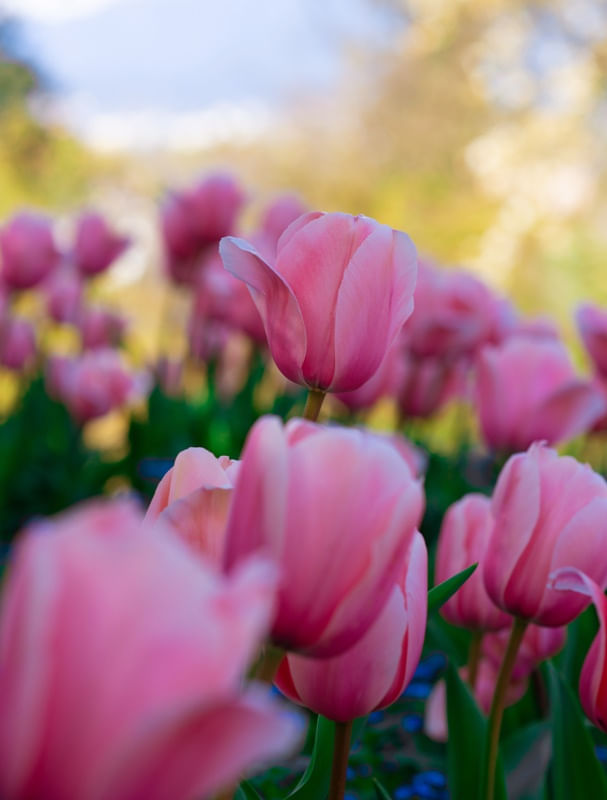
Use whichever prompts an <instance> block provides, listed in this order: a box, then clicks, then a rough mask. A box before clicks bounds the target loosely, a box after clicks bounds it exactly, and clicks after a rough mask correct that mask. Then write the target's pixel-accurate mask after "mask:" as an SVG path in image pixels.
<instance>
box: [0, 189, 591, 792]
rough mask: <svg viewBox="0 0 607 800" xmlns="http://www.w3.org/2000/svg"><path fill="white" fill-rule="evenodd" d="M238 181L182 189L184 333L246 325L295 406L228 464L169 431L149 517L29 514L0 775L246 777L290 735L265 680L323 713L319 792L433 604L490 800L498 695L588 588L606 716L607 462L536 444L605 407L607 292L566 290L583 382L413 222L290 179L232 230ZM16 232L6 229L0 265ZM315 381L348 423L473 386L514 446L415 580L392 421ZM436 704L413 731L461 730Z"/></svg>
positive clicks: (14, 595) (142, 782)
mask: <svg viewBox="0 0 607 800" xmlns="http://www.w3.org/2000/svg"><path fill="white" fill-rule="evenodd" d="M243 202H244V195H243V193H242V191H241V190H239V187H238V186H237V184H236V183H235V182H234V181H233V180H232V179H230V178H229V177H227V176H224V175H216V176H212V177H211V178H209V179H207V180H206V181H204V182H203V183H201V184H199V185H198V186H196V187H195V188H194V189H192V190H188V191H184V192H181V193H175V194H174V195H172V196H171V197H170V198H169V200H168V201H167V203H166V205H165V207H164V209H163V212H162V223H163V224H162V228H163V235H164V239H165V244H166V253H167V265H168V269H169V272H170V275H171V276H172V278H173V280H174V281H175V282H177V283H178V284H180V285H187V287H188V290H191V291H192V292H193V295H194V297H195V302H194V304H193V306H194V316H193V318H192V319H193V321H194V322H195V323H196V325H198V326H199V330H198V331H197V333H196V337H197V341H198V344H199V348H200V349H199V352H200V353H204V354H205V355H206V356H208V348H209V346H210V342H215V343H217V342H221V341H222V340H223V339H224V338H225V336H226V335H227V332H229V331H231V330H234V329H236V330H239V331H241V332H246V333H247V334H248V335H249V336H250V337H252V338H253V339H254V340H255V341H256V342H257V343H258V344H259V345H262V344H263V345H264V346H267V348H268V350H269V353H270V354H271V357H272V359H273V362H274V363H275V365H276V366H277V368H278V370H280V372H281V373H282V375H283V376H284V378H285V379H287V380H288V381H289V382H291V383H293V384H299V385H300V386H304V387H306V389H307V391H308V394H307V401H306V405H305V409H304V411H303V419H300V418H292V419H290V420H289V421H288V422H287V423H283V422H282V421H281V420H280V419H279V418H278V417H276V416H271V415H267V416H262V417H261V418H260V419H259V420H258V421H257V422H256V423H255V424H254V425H253V426H252V428H251V430H250V431H249V434H248V437H247V440H246V443H245V446H244V449H243V451H242V454H241V458H240V459H239V460H234V459H232V458H230V457H228V456H225V455H222V456H218V455H217V454H213V453H211V452H209V450H207V449H205V448H203V447H191V448H188V449H186V450H184V451H182V452H181V453H180V454H179V455H178V456H177V458H176V459H175V462H174V465H173V466H172V468H171V469H170V470H169V471H168V472H167V473H166V474H165V475H164V477H162V479H161V480H160V483H159V484H158V486H157V488H156V491H155V494H154V496H153V498H152V500H151V503H150V504H149V506H148V508H147V510H145V511H144V510H141V509H140V508H139V506H138V505H137V503H136V502H134V501H133V500H129V499H124V498H118V499H110V500H105V501H102V500H98V501H94V502H91V503H89V504H85V505H83V506H81V507H78V508H76V509H72V510H70V511H68V512H66V513H65V514H63V515H61V516H57V517H55V518H53V519H51V520H48V521H36V522H34V523H32V524H31V525H30V526H29V527H28V528H27V529H26V530H25V531H24V532H23V533H22V534H21V536H20V537H19V539H18V541H17V543H16V545H15V547H14V552H13V554H12V557H11V563H10V565H9V567H8V574H7V576H6V578H5V586H4V591H3V600H2V610H1V617H0V708H1V709H2V714H1V715H0V765H1V769H0V796H2V797H3V798H6V800H26V799H27V800H31V799H32V798H41V799H42V798H44V800H53V799H54V798H56V799H57V800H59V799H61V800H140V799H141V800H143V798H146V800H165V799H166V800H180V799H182V800H196V799H197V798H206V797H209V798H211V797H214V796H219V795H218V793H221V795H220V796H221V797H232V796H234V795H236V794H238V795H239V796H242V797H245V798H249V797H255V796H256V795H255V789H254V788H253V787H251V786H250V785H249V784H247V783H246V782H245V783H243V784H242V785H241V787H240V788H238V783H239V781H240V779H241V777H242V776H243V774H246V773H249V772H251V771H252V770H254V769H256V768H259V767H260V765H263V764H268V763H272V762H275V761H279V760H281V759H285V758H287V757H288V756H289V755H291V754H293V753H294V752H295V751H296V750H297V748H298V747H300V746H301V745H302V742H303V736H304V732H305V731H304V724H303V716H302V713H301V712H299V711H296V710H295V709H294V706H293V705H288V704H287V702H286V700H284V699H283V700H279V699H278V698H276V697H275V696H274V694H273V693H271V692H270V691H269V690H268V687H267V684H268V683H274V684H275V686H276V687H278V689H279V690H280V692H281V693H282V694H283V695H284V696H285V697H286V698H288V699H289V700H290V701H293V703H295V704H297V705H299V706H304V707H305V708H307V709H310V710H311V711H313V712H314V713H316V714H318V715H321V716H322V717H324V718H327V719H329V720H332V721H333V722H334V723H335V725H334V733H335V739H334V744H333V748H332V753H333V758H332V768H331V774H330V780H329V779H328V777H327V785H326V786H324V787H323V788H322V789H318V788H317V791H318V792H320V793H319V794H318V795H317V796H318V797H319V800H321V798H322V796H323V795H324V793H325V792H326V790H328V793H329V797H330V798H331V800H342V798H343V797H344V793H345V787H346V775H347V764H348V754H349V750H350V743H351V734H352V728H353V724H354V722H355V720H357V719H358V718H360V717H364V716H366V715H368V714H370V713H371V712H373V711H375V710H378V709H383V708H386V707H388V706H390V705H392V704H393V703H394V702H395V701H397V700H398V698H400V697H401V695H402V694H403V692H404V691H405V689H406V687H407V686H408V685H409V683H410V682H411V680H412V678H413V676H414V673H415V670H416V668H417V665H418V662H419V660H420V656H421V654H422V648H423V644H424V637H425V634H426V625H427V615H428V607H429V604H430V605H432V604H435V605H436V604H438V605H442V614H443V615H444V617H445V618H446V619H447V620H448V621H449V622H450V623H452V624H453V625H456V626H461V627H463V628H466V629H468V630H470V631H472V636H471V638H470V641H471V645H470V656H469V659H468V664H467V666H466V667H465V668H464V669H462V670H461V679H463V681H465V682H466V683H467V684H468V686H469V689H470V696H471V697H472V696H475V697H476V700H477V703H478V706H479V707H480V708H481V709H483V711H484V712H485V713H486V714H487V715H488V721H487V723H486V726H485V729H484V731H485V734H486V735H485V742H484V744H483V743H482V742H479V743H478V747H479V760H482V762H483V764H484V766H483V768H482V770H481V772H480V779H479V782H478V785H477V786H476V787H475V791H476V792H477V797H478V798H479V800H493V799H494V798H498V797H500V796H501V795H500V792H502V791H503V786H502V785H501V783H500V781H501V780H502V779H501V777H500V759H499V741H500V728H501V723H502V716H503V712H504V708H505V707H506V705H508V704H511V703H514V702H516V700H517V699H519V698H520V697H521V695H522V694H523V693H524V691H525V689H526V686H527V682H528V680H529V677H530V675H531V674H532V673H533V672H534V671H535V670H536V669H537V666H538V664H539V663H540V662H542V661H544V660H545V659H547V658H549V657H551V656H552V655H553V654H554V653H556V652H557V651H558V650H559V649H560V648H561V647H562V645H563V642H564V639H565V635H566V631H565V626H567V625H569V624H570V623H571V622H572V621H573V620H575V619H576V618H577V617H578V616H579V615H580V614H581V613H582V612H583V611H584V609H585V608H586V607H588V605H589V604H590V603H591V602H593V603H594V604H595V606H596V608H597V611H598V616H599V623H600V629H599V632H598V634H597V637H596V639H595V640H594V643H593V644H592V647H591V648H590V651H589V652H588V655H587V657H586V660H585V662H584V666H583V669H582V674H581V679H580V699H581V703H582V706H583V709H584V711H585V713H586V715H587V716H588V718H589V720H590V721H591V722H592V723H593V724H594V725H595V726H597V727H598V728H601V729H602V730H604V731H607V691H606V690H605V687H606V686H607V677H606V664H605V661H606V656H607V628H606V627H605V626H606V625H607V606H606V600H605V596H604V594H603V591H604V588H605V587H606V586H607V483H606V482H605V480H604V478H603V477H601V476H600V475H599V474H598V473H596V472H594V471H593V470H592V469H591V468H590V467H589V466H588V465H584V464H581V463H580V462H578V461H577V460H576V459H574V458H573V457H571V456H561V455H559V454H557V452H556V451H555V450H553V449H550V445H554V444H557V443H560V442H564V441H567V440H569V439H570V438H572V437H573V436H575V435H577V434H580V433H587V432H590V431H592V430H593V429H595V430H597V431H600V430H601V428H604V427H605V426H606V424H607V400H606V397H607V390H606V388H605V387H606V386H607V312H603V311H601V310H600V309H596V308H592V307H589V306H587V307H583V308H582V309H580V311H579V312H578V321H579V326H580V330H581V332H582V336H583V340H584V342H585V344H586V346H587V349H588V352H589V354H590V356H591V358H592V360H593V363H594V366H595V376H594V377H593V378H592V379H587V380H585V379H582V378H579V377H577V376H576V374H575V371H574V369H573V366H572V365H571V362H570V360H569V357H568V355H567V352H566V350H565V348H564V345H562V344H561V343H560V342H559V340H558V335H557V333H556V332H555V330H554V329H553V326H552V325H551V324H550V323H548V322H546V321H544V320H531V321H529V320H521V319H520V318H519V317H518V315H517V314H516V313H515V312H514V310H513V308H512V306H511V305H510V304H509V303H508V302H507V301H506V300H504V299H502V298H499V297H498V296H496V295H495V294H494V293H493V292H491V291H490V290H489V289H488V288H487V287H485V286H484V285H483V284H482V283H481V282H480V281H478V280H477V279H476V278H474V277H472V276H471V275H468V274H466V273H464V272H452V273H449V272H444V273H443V272H441V271H440V270H439V269H438V268H437V267H435V266H433V265H431V264H430V263H426V262H420V263H419V264H418V259H417V255H416V251H415V248H414V246H413V244H412V242H411V241H410V239H409V238H408V237H407V235H406V234H404V233H401V232H399V231H396V230H393V229H391V228H390V227H388V226H386V225H382V224H380V223H378V222H376V221H374V220H372V219H369V218H367V217H363V216H358V217H354V216H350V215H349V214H345V213H321V212H305V211H304V210H303V209H302V208H301V206H300V204H299V201H297V200H296V199H294V198H281V199H280V200H279V201H278V202H277V203H275V204H274V205H273V206H271V207H270V209H269V210H268V211H267V212H266V214H265V216H264V219H263V222H262V225H261V230H260V231H258V232H257V233H256V234H255V235H254V236H252V237H249V238H248V239H243V238H238V237H236V236H233V235H231V234H233V233H234V232H235V231H234V230H233V228H234V226H235V220H236V218H237V214H238V212H239V210H240V208H241V206H242V204H243ZM302 211H303V212H304V213H301V212H302ZM15 225H16V222H13V223H12V226H13V227H14V226H15ZM12 231H13V228H12V227H10V226H9V228H7V229H5V230H4V231H3V233H2V235H0V245H2V247H3V265H4V266H3V270H4V272H3V274H4V276H5V277H4V280H5V282H6V283H8V282H9V279H8V277H7V276H8V275H10V274H11V269H10V268H9V267H7V264H9V263H11V262H10V257H11V253H13V252H14V251H15V250H18V249H19V248H18V247H17V246H16V245H12V246H13V250H11V249H10V248H9V247H8V245H5V242H7V241H9V234H10V233H12ZM104 237H105V238H104ZM84 238H85V239H86V240H87V242H90V241H92V237H90V238H87V237H84ZM101 240H103V241H104V242H106V245H107V246H106V247H101V245H100V244H99V243H98V244H97V245H96V246H95V247H94V248H92V249H93V251H94V252H93V253H92V254H90V258H91V262H93V261H94V262H95V264H96V267H95V268H94V269H93V268H92V267H91V268H89V269H88V272H87V270H86V269H83V268H81V267H80V269H81V271H82V272H83V274H91V273H94V272H98V271H100V269H104V268H105V267H107V266H108V265H109V263H111V261H112V260H113V258H114V257H115V255H116V253H117V252H118V251H119V250H120V248H122V247H124V246H125V245H126V243H124V242H121V243H120V244H118V243H116V242H115V244H114V246H113V247H110V246H109V241H114V240H113V239H112V237H111V236H110V234H109V233H108V231H107V230H106V229H104V234H103V236H102V235H101V234H100V241H101ZM10 241H12V240H10ZM19 241H21V240H19ZM23 241H25V242H30V239H28V237H27V236H26V237H24V239H23ZM28 246H29V245H28ZM49 246H50V245H49ZM21 247H22V248H23V249H25V247H26V246H25V245H21ZM116 248H118V250H117V249H116ZM49 252H50V250H49ZM76 252H77V248H76V249H75V251H74V253H76ZM102 254H104V255H103V257H102ZM93 256H96V257H97V260H96V259H95V258H94V257H93ZM68 260H69V262H70V265H71V268H73V267H74V264H76V265H78V264H79V263H80V262H79V260H78V257H77V256H76V255H74V254H72V255H71V256H70V258H69V259H68ZM102 262H103V264H104V266H103V267H99V265H100V264H101V263H102ZM19 274H20V273H19ZM38 279H39V280H41V278H40V277H38ZM12 280H13V285H12V288H13V289H14V290H18V289H20V288H25V284H24V283H23V281H25V280H26V279H25V278H23V279H21V280H22V285H21V286H18V283H19V279H15V278H13V279H12ZM27 281H31V277H28V278H27ZM27 285H28V286H31V285H33V284H31V283H28V284H27ZM416 287H417V288H416ZM414 309H415V310H414ZM196 337H195V338H196ZM101 354H102V356H103V358H109V356H108V355H107V354H106V353H105V351H104V350H102V351H101ZM89 357H90V355H87V353H86V352H85V354H84V355H83V356H82V357H81V361H80V363H81V364H82V363H84V362H85V361H86V358H89ZM96 357H97V358H100V356H99V353H98V354H97V356H96ZM89 363H90V362H89ZM62 369H64V368H62V367H61V368H56V370H55V372H54V373H53V378H52V380H53V382H54V386H55V389H54V391H56V393H57V394H58V395H61V396H65V397H69V389H70V387H72V386H74V385H76V383H77V380H80V381H82V382H83V384H84V386H85V387H86V386H88V385H90V384H91V383H94V382H95V381H99V383H100V384H101V386H106V385H109V384H111V383H112V381H115V377H114V376H113V375H112V377H110V376H109V373H110V372H111V370H110V369H109V367H108V373H107V374H106V373H97V374H96V373H95V370H94V369H93V368H92V367H90V369H89V372H88V373H86V377H84V378H83V377H82V376H80V377H79V378H76V377H74V373H70V371H69V369H64V371H62ZM70 369H72V370H73V369H74V367H71V368H70ZM81 369H84V368H83V367H81ZM99 376H101V377H99ZM117 382H118V383H119V381H117ZM127 383H128V382H127ZM112 385H113V384H112ZM99 391H100V392H101V390H99ZM112 391H113V392H114V391H116V392H118V390H117V389H112ZM123 392H126V389H123ZM327 395H331V396H337V397H338V402H341V403H342V404H343V405H345V406H346V407H348V408H349V409H350V411H351V412H353V418H356V419H357V421H359V419H360V417H359V416H357V415H358V414H359V412H361V411H363V410H364V409H366V408H368V407H370V406H372V405H373V404H374V403H375V402H376V401H377V400H378V399H379V398H381V397H384V396H390V395H391V396H393V397H394V398H395V400H396V401H397V403H398V407H399V409H400V411H401V414H402V417H403V419H404V418H408V417H412V416H424V417H425V416H429V415H431V414H432V413H434V412H435V411H436V410H437V409H439V408H441V407H442V406H443V405H444V404H445V403H446V402H447V401H448V400H449V399H450V398H452V397H454V396H460V397H473V398H475V400H476V406H477V409H478V415H479V420H480V425H481V430H482V434H483V436H484V438H485V441H486V443H487V445H488V446H489V448H490V449H491V450H493V451H495V452H496V453H499V454H501V455H504V456H507V455H509V456H510V457H509V458H508V460H507V461H506V463H505V465H504V466H503V469H502V470H501V472H500V475H499V478H498V480H497V484H496V486H495V489H494V491H493V494H492V496H491V497H487V496H485V495H477V494H471V495H467V496H465V497H463V498H461V499H459V500H458V502H457V503H455V504H454V505H452V506H451V507H450V508H449V509H448V511H447V513H446V515H445V517H444V520H443V524H442V527H441V531H440V536H439V540H438V547H437V552H436V559H435V570H434V577H435V583H436V584H437V586H436V587H435V588H434V589H433V590H431V593H430V594H429V593H428V582H429V578H428V571H429V563H428V562H429V558H428V550H427V546H426V543H425V540H424V537H423V536H422V533H420V530H419V529H420V527H422V517H423V513H424V508H425V496H424V489H423V475H422V472H423V460H422V459H420V457H419V453H418V452H417V451H416V450H415V448H414V447H413V446H412V445H411V443H410V442H408V441H407V440H406V439H405V438H404V437H402V436H400V435H398V434H396V435H385V434H379V433H376V432H372V431H370V430H368V429H365V428H363V427H353V426H350V427H348V426H344V425H338V424H324V423H319V422H318V419H319V415H320V413H321V411H322V407H323V404H324V401H325V397H326V396H327ZM68 402H69V401H68ZM91 403H92V401H91ZM73 408H74V412H73V413H74V414H75V415H76V416H77V417H79V418H80V419H82V420H85V419H87V418H91V417H92V416H95V415H96V414H97V412H95V413H92V412H91V411H90V409H89V406H87V404H86V403H82V405H77V404H75V405H74V406H73ZM159 455H162V454H159ZM458 680H459V679H458ZM448 694H449V687H447V695H448ZM448 706H449V699H448V697H447V699H445V687H444V684H443V685H441V684H438V685H437V686H436V688H435V690H434V693H433V695H432V696H431V698H430V700H429V703H428V706H427V709H426V727H427V730H428V733H429V734H430V735H432V736H434V737H435V738H437V739H445V738H448V745H447V746H448V747H451V746H452V743H453V741H454V739H455V738H456V737H457V736H458V730H457V727H454V726H461V727H465V726H466V724H467V723H468V720H466V719H456V720H454V719H453V716H452V714H451V713H450V712H449V708H448ZM379 777H381V776H379ZM606 785H607V784H606ZM451 788H452V793H453V797H454V798H456V800H459V797H462V798H463V797H464V795H462V794H461V792H460V793H459V794H458V793H457V789H456V788H455V787H451ZM376 791H377V793H378V797H385V796H388V794H387V792H386V791H385V789H384V788H382V787H381V785H380V783H377V784H376ZM467 797H471V795H468V796H467Z"/></svg>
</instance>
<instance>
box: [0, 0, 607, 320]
mask: <svg viewBox="0 0 607 800" xmlns="http://www.w3.org/2000/svg"><path fill="white" fill-rule="evenodd" d="M606 32H607V3H604V2H602V1H601V0H547V1H546V2H542V1H541V0H538V1H537V2H516V0H503V1H501V2H500V0H459V2H456V3H454V2H452V1H451V0H326V2H323V3H317V2H316V1H315V0H285V1H284V2H281V3H276V2H273V1H272V0H258V2H256V3H249V2H247V0H224V2H223V3H221V4H218V3H212V2H210V1H209V2H207V0H202V2H201V1H200V0H57V1H56V2H55V0H13V2H5V3H4V10H3V12H2V23H1V26H0V52H1V61H0V114H1V116H2V131H3V135H2V140H1V142H0V211H1V213H2V215H3V216H7V215H9V214H10V213H11V212H12V211H14V210H15V209H16V208H18V207H20V206H23V205H24V204H25V205H29V206H32V205H33V206H36V207H39V208H42V209H46V210H49V211H51V212H53V213H54V214H59V215H65V216H67V217H68V218H69V214H70V213H73V212H74V210H75V209H76V208H77V207H79V206H81V205H82V204H85V205H93V206H94V207H97V208H99V209H101V210H102V211H103V212H104V213H106V214H107V215H108V217H109V218H110V219H111V220H112V221H113V222H115V224H116V225H117V226H119V227H120V229H121V230H123V231H126V232H128V233H130V234H131V235H133V236H134V237H135V239H136V246H135V247H134V248H131V250H130V252H129V253H128V256H127V255H125V257H124V260H123V261H122V262H121V263H120V265H119V266H118V267H117V268H115V269H113V270H112V273H111V279H109V276H108V282H109V283H110V284H114V286H113V287H112V286H108V287H106V289H107V291H109V292H112V291H113V290H115V293H116V294H117V295H118V297H117V300H118V301H120V298H122V301H123V302H124V303H126V304H127V305H128V307H129V311H130V313H131V314H132V313H136V314H143V315H145V314H149V313H152V310H153V308H154V306H153V303H152V305H150V303H149V302H145V301H144V299H143V298H144V294H145V292H146V291H147V292H149V293H151V294H153V289H152V288H150V287H148V284H149V283H153V282H154V281H155V279H156V277H157V275H158V273H159V271H161V269H162V267H161V264H160V258H159V244H158V237H157V233H156V231H157V224H156V221H157V214H158V210H157V209H158V202H159V199H160V198H161V197H162V195H163V193H164V192H165V191H166V189H167V187H173V186H179V185H180V184H185V183H187V182H188V181H190V182H191V180H192V178H193V177H196V176H198V175H199V174H200V173H203V172H204V171H205V170H206V169H208V168H210V167H216V166H222V167H228V168H229V169H231V170H233V171H234V172H235V173H236V174H237V175H238V176H239V178H240V180H241V181H242V182H243V184H244V185H245V186H246V188H247V190H248V191H249V192H250V200H251V203H250V205H249V213H250V214H251V215H254V213H255V207H256V203H257V204H259V203H261V202H262V201H263V200H264V199H266V198H267V196H268V195H269V194H271V193H273V192H276V191H278V190H281V189H289V190H295V191H297V192H299V193H300V195H301V196H302V198H303V199H304V201H305V202H306V203H307V204H308V205H309V206H311V207H313V208H323V209H327V210H336V209H339V210H344V211H348V212H351V213H359V212H362V213H365V214H369V215H371V216H374V217H376V218H377V219H379V220H381V221H382V222H386V223H388V224H390V225H392V226H394V227H398V228H401V229H403V230H406V231H407V232H408V233H409V234H410V235H411V236H412V238H413V240H414V241H415V242H416V244H417V245H418V247H419V249H420V250H421V251H422V252H425V253H427V254H429V255H431V256H434V257H436V258H438V259H440V260H441V261H442V262H445V263H446V264H461V265H465V266H466V267H468V268H470V269H473V270H474V271H475V272H477V273H479V274H480V275H481V276H482V277H483V278H484V279H485V280H486V281H487V282H488V283H489V284H490V285H492V286H493V287H495V288H499V289H500V290H503V291H506V292H507V293H508V294H510V295H511V296H512V297H513V298H514V299H515V301H516V303H517V304H518V305H519V307H521V308H522V310H523V311H525V312H530V313H536V312H540V311H541V312H548V313H552V314H555V315H556V316H557V318H559V320H560V321H561V322H562V323H563V325H565V327H567V326H569V327H571V326H572V323H571V310H572V308H573V307H574V305H575V304H576V303H577V302H578V301H580V300H582V299H585V298H592V299H593V300H594V301H595V302H597V303H599V304H600V303H601V302H602V303H605V302H607V279H606V277H605V266H604V264H605V253H606V250H607V194H606V181H605V177H606V173H605V169H606V159H607V149H606V148H605V136H606V134H607V94H606V88H607V84H606V75H607V73H606V67H607V38H606ZM133 287H137V291H136V297H138V298H140V302H139V303H135V304H134V303H133V292H132V289H133ZM144 287H145V288H144ZM146 297H147V295H146Z"/></svg>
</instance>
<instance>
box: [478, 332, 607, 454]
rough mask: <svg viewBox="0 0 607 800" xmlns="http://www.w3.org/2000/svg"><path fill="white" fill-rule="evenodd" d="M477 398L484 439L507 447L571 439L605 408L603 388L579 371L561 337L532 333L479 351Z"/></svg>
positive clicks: (517, 448)
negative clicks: (539, 335) (556, 338)
mask: <svg viewBox="0 0 607 800" xmlns="http://www.w3.org/2000/svg"><path fill="white" fill-rule="evenodd" d="M476 403H477V408H478V413H479V418H480V423H481V429H482V433H483V437H484V439H485V441H486V442H487V444H488V445H489V446H490V447H491V448H493V449H495V450H504V451H507V452H517V451H521V450H525V449H526V448H527V447H529V445H530V444H531V443H532V442H534V441H539V440H544V441H546V442H548V444H557V443H559V442H563V441H566V440H568V439H571V438H573V437H574V436H577V435H578V434H580V433H584V432H585V431H588V430H589V429H590V428H592V426H593V424H594V423H595V422H596V420H598V419H599V418H600V417H601V416H602V415H603V413H604V410H605V400H604V398H603V397H602V395H601V393H600V392H598V391H597V389H596V387H594V386H593V385H592V383H591V382H590V381H586V380H581V379H580V378H578V377H577V376H576V374H575V371H574V369H573V365H572V363H571V361H570V359H569V356H568V354H567V351H566V349H565V347H564V346H563V345H562V344H561V343H560V342H558V341H553V340H551V339H538V338H537V337H529V336H514V337H512V338H511V339H508V340H507V341H506V342H505V343H504V344H502V345H501V346H499V347H486V348H485V349H483V350H482V351H481V354H480V356H479V359H478V362H477V370H476Z"/></svg>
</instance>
